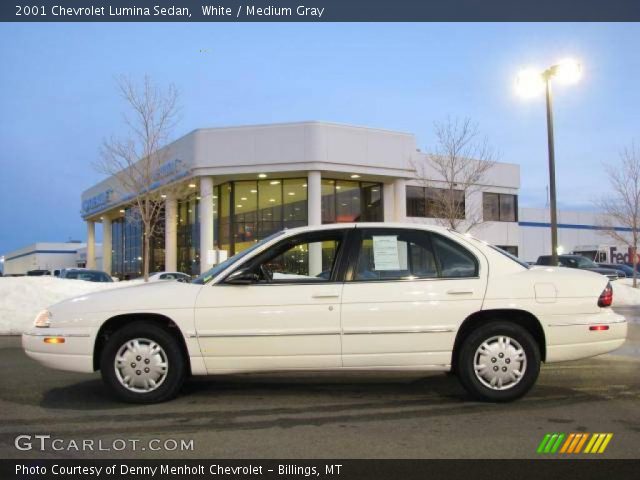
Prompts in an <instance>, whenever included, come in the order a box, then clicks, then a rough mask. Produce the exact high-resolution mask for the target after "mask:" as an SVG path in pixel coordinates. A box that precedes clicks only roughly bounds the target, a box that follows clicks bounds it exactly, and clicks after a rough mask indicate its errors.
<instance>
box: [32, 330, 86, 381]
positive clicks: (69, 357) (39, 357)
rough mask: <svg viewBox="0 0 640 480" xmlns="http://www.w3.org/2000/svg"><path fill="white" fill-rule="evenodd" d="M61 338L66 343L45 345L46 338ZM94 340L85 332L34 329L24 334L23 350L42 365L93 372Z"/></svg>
mask: <svg viewBox="0 0 640 480" xmlns="http://www.w3.org/2000/svg"><path fill="white" fill-rule="evenodd" d="M49 337H61V338H63V339H64V343H59V344H49V343H45V342H44V340H45V338H49ZM93 341H94V340H93V338H92V337H91V336H90V335H89V334H88V333H84V332H79V333H72V334H70V333H64V332H61V331H60V330H58V329H53V328H52V329H48V328H47V329H33V330H30V331H26V332H25V333H23V334H22V348H23V349H24V352H25V353H26V354H27V356H28V357H30V358H32V359H34V360H35V361H37V362H38V363H40V364H41V365H44V366H45V367H49V368H55V369H58V370H67V371H70V372H85V373H91V372H93V354H92V352H93Z"/></svg>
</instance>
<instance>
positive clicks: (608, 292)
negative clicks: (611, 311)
mask: <svg viewBox="0 0 640 480" xmlns="http://www.w3.org/2000/svg"><path fill="white" fill-rule="evenodd" d="M612 303H613V288H611V283H607V286H606V287H604V290H603V291H602V293H601V294H600V298H598V306H599V307H610V306H611V304H612Z"/></svg>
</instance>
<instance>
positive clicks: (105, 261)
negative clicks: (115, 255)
mask: <svg viewBox="0 0 640 480" xmlns="http://www.w3.org/2000/svg"><path fill="white" fill-rule="evenodd" d="M112 251H113V242H112V238H111V219H110V218H109V217H106V216H105V217H104V218H103V219H102V271H103V272H107V273H108V274H109V275H111V252H112Z"/></svg>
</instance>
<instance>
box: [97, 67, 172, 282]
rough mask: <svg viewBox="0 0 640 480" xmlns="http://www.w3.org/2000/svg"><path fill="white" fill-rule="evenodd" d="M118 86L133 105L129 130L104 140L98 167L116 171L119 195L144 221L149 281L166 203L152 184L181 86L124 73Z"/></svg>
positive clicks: (127, 119)
mask: <svg viewBox="0 0 640 480" xmlns="http://www.w3.org/2000/svg"><path fill="white" fill-rule="evenodd" d="M118 89H119V93H120V96H121V97H122V98H123V99H124V101H125V102H126V103H127V105H128V107H129V110H130V111H129V113H127V114H125V115H124V121H125V124H126V125H127V127H128V133H127V135H126V136H124V137H122V138H116V137H115V136H112V137H111V138H110V139H109V140H105V141H104V142H103V145H102V150H101V155H100V160H99V161H98V162H97V163H96V165H95V167H96V169H97V170H98V171H100V172H101V173H104V174H106V175H109V176H112V177H113V179H114V180H115V182H116V185H117V188H118V189H119V190H120V191H119V194H120V196H121V198H128V199H129V202H130V206H131V207H132V208H131V212H132V215H133V216H134V218H135V220H136V221H139V222H140V223H141V224H142V227H143V238H144V246H143V273H144V280H145V281H148V279H149V263H150V262H149V260H150V246H151V245H150V241H151V238H152V237H153V236H154V235H155V234H157V233H159V219H160V217H161V214H162V206H163V205H164V201H163V199H162V197H161V192H160V191H158V189H155V188H154V187H155V186H156V183H157V180H158V176H159V172H160V167H162V166H163V165H164V164H165V162H166V161H167V160H168V158H167V153H166V150H163V147H164V146H165V145H166V144H167V143H168V139H169V135H170V133H171V131H172V129H173V127H174V125H175V122H176V120H177V116H178V91H177V89H176V87H175V86H174V85H169V87H168V88H166V89H164V90H163V89H161V88H160V87H158V86H157V85H156V84H154V83H153V81H152V80H151V78H150V77H149V76H148V75H146V76H145V77H144V80H143V82H142V84H141V85H136V84H135V83H134V82H133V81H132V80H131V79H130V78H128V77H120V78H119V79H118ZM164 193H166V192H164Z"/></svg>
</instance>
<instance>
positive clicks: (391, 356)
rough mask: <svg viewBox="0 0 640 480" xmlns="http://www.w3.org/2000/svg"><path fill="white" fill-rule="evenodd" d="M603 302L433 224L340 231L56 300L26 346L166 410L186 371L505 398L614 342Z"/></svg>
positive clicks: (283, 240) (565, 277)
mask: <svg viewBox="0 0 640 480" xmlns="http://www.w3.org/2000/svg"><path fill="white" fill-rule="evenodd" d="M611 303H612V289H611V286H610V285H609V284H608V281H607V278H606V277H603V276H602V275H599V274H596V273H591V272H584V271H578V270H572V269H566V268H552V267H548V268H540V269H530V268H529V266H528V265H526V264H524V263H522V262H520V261H518V260H517V259H516V258H515V257H511V256H510V255H509V254H507V253H505V252H503V251H501V250H498V249H496V248H494V247H492V246H490V245H487V244H486V243H484V242H481V241H478V240H476V239H474V238H472V237H470V236H465V235H461V234H458V233H455V232H451V231H448V230H446V229H443V228H438V227H431V226H422V225H409V224H386V223H360V224H335V225H323V226H317V227H302V228H296V229H292V230H286V231H283V232H279V233H277V234H275V235H272V236H271V237H269V238H266V239H264V240H262V241H260V242H257V243H256V244H255V245H253V246H252V247H250V248H248V249H247V250H244V251H243V252H241V253H239V254H237V255H235V256H233V257H231V258H229V259H228V260H226V261H225V262H223V263H221V264H219V265H217V266H216V267H214V268H213V269H211V270H210V271H208V272H206V273H204V274H203V275H201V276H200V277H198V278H197V279H196V280H195V281H194V282H193V283H179V282H156V283H152V284H145V285H139V286H135V287H129V288H121V289H114V290H108V291H103V292H98V293H93V294H89V295H84V296H81V297H77V298H73V299H70V300H66V301H64V302H61V303H58V304H56V305H53V306H52V307H50V308H49V309H48V310H46V311H43V312H41V313H40V314H39V315H38V317H37V318H36V320H35V323H34V326H33V328H31V329H30V330H28V331H26V332H25V333H24V334H23V336H22V343H23V347H24V349H25V351H26V353H27V354H28V355H29V356H30V357H32V358H34V359H36V360H37V361H39V362H40V363H42V364H43V365H45V366H47V367H52V368H58V369H62V370H71V371H79V372H93V371H96V370H100V371H101V372H102V377H103V379H104V381H105V383H106V385H107V386H108V387H109V388H110V389H111V390H112V391H113V392H114V393H115V394H116V395H117V396H118V397H119V398H121V399H123V400H126V401H130V402H140V403H147V402H159V401H163V400H167V399H169V398H171V397H173V396H175V395H176V394H177V393H178V392H179V390H180V387H181V385H182V383H183V381H184V379H185V378H186V377H187V376H189V375H219V374H225V373H235V372H257V371H283V370H295V371H300V370H308V371H313V370H345V369H349V370H356V369H360V370H417V371H434V370H435V371H453V372H454V373H455V374H457V376H458V378H459V379H460V381H461V383H462V384H463V385H464V387H465V388H466V389H467V390H468V391H469V393H470V394H471V395H473V396H474V397H476V398H479V399H483V400H490V401H508V400H513V399H516V398H518V397H521V396H522V395H524V394H525V393H526V392H527V391H528V390H529V389H530V388H531V387H532V386H533V384H534V383H535V381H536V378H537V376H538V373H539V370H540V364H541V362H546V363H552V362H560V361H565V360H574V359H578V358H584V357H590V356H594V355H599V354H602V353H605V352H609V351H611V350H614V349H616V348H618V347H619V346H621V345H622V344H623V342H624V341H625V337H626V333H627V323H626V321H625V319H624V317H622V316H620V315H617V314H616V313H614V312H613V311H612V310H611V308H609V307H610V306H611Z"/></svg>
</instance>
